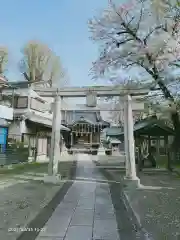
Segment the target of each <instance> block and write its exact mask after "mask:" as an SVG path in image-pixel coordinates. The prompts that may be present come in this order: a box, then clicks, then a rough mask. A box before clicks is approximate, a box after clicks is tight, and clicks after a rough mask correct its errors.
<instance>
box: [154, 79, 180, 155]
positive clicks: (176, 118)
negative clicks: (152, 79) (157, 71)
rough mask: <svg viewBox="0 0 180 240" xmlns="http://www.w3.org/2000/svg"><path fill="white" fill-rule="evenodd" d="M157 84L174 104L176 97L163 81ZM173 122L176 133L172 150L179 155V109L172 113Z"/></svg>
mask: <svg viewBox="0 0 180 240" xmlns="http://www.w3.org/2000/svg"><path fill="white" fill-rule="evenodd" d="M157 83H158V86H159V88H160V89H161V91H162V92H163V94H164V97H165V99H167V100H170V101H171V102H172V103H174V97H173V95H172V94H171V92H170V91H169V90H168V88H167V87H166V85H165V84H164V82H163V81H162V80H158V82H157ZM171 120H172V123H173V126H174V132H175V136H174V140H173V144H172V148H173V150H174V152H175V153H176V154H178V153H179V152H180V145H179V143H180V119H179V114H178V111H177V109H175V110H174V111H172V113H171ZM178 155H179V154H178Z"/></svg>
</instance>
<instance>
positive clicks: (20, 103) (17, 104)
mask: <svg viewBox="0 0 180 240" xmlns="http://www.w3.org/2000/svg"><path fill="white" fill-rule="evenodd" d="M13 105H14V108H27V107H28V97H24V96H23V97H14V104H13Z"/></svg>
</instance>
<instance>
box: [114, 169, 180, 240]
mask: <svg viewBox="0 0 180 240" xmlns="http://www.w3.org/2000/svg"><path fill="white" fill-rule="evenodd" d="M110 172H111V174H113V176H114V178H115V179H116V180H122V174H121V173H120V172H118V171H110ZM140 179H141V184H143V185H145V186H152V187H158V186H159V187H162V188H156V189H153V188H151V187H149V188H145V189H139V190H134V191H126V194H127V195H128V198H129V200H130V203H131V205H132V207H133V209H134V210H135V212H136V214H137V215H138V217H139V218H140V221H141V224H142V226H143V227H144V228H145V229H146V230H147V232H148V233H149V234H150V236H151V237H152V238H153V239H154V240H179V239H180V178H178V177H175V176H172V175H169V174H167V173H165V172H164V173H153V172H149V173H141V174H140Z"/></svg>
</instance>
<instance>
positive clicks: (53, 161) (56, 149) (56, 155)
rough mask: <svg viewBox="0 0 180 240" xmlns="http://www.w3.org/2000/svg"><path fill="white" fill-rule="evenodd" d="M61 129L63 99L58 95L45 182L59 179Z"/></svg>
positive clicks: (55, 99)
mask: <svg viewBox="0 0 180 240" xmlns="http://www.w3.org/2000/svg"><path fill="white" fill-rule="evenodd" d="M60 129H61V97H60V96H58V93H57V95H56V96H55V98H54V108H53V121H52V135H51V149H50V160H49V166H48V176H47V178H45V182H56V181H57V180H58V179H59V175H58V162H59V160H60V144H59V143H60V140H61V136H60Z"/></svg>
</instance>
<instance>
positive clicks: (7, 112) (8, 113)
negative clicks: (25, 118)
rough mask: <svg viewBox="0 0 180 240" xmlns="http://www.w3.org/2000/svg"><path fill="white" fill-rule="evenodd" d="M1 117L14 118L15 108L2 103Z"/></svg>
mask: <svg viewBox="0 0 180 240" xmlns="http://www.w3.org/2000/svg"><path fill="white" fill-rule="evenodd" d="M0 118H3V119H7V120H13V108H10V107H6V106H3V105H0Z"/></svg>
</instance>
